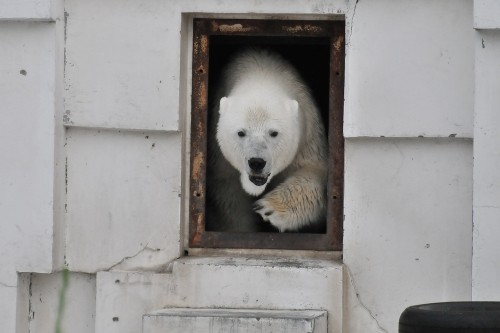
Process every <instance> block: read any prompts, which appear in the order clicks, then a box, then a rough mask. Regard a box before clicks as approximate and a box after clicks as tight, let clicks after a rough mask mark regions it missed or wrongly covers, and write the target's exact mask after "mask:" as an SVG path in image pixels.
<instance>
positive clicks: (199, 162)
mask: <svg viewBox="0 0 500 333" xmlns="http://www.w3.org/2000/svg"><path fill="white" fill-rule="evenodd" d="M204 161H205V159H204V156H203V153H202V152H201V151H199V152H197V153H196V155H195V156H194V159H193V179H196V180H199V179H200V175H201V169H202V167H203V162H204Z"/></svg>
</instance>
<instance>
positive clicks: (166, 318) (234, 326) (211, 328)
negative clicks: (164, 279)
mask: <svg viewBox="0 0 500 333" xmlns="http://www.w3.org/2000/svg"><path fill="white" fill-rule="evenodd" d="M167 332H168V333H200V332H214V333H215V332H228V333H229V332H231V333H238V332H245V333H252V332H263V333H264V332H265V333H271V332H272V333H326V332H327V312H326V311H319V310H253V309H188V308H169V309H163V310H159V311H156V312H153V313H150V314H146V315H144V317H143V333H167Z"/></svg>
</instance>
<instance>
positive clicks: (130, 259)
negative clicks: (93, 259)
mask: <svg viewBox="0 0 500 333" xmlns="http://www.w3.org/2000/svg"><path fill="white" fill-rule="evenodd" d="M162 250H163V249H160V248H151V247H149V243H148V244H146V245H145V246H144V247H142V248H141V249H140V250H139V251H137V252H136V253H135V254H133V255H131V256H126V257H124V258H123V259H121V260H119V261H118V262H117V263H115V264H112V265H111V266H109V268H106V269H103V271H113V270H126V271H137V270H139V271H149V272H160V271H165V268H166V267H167V266H168V265H167V264H166V261H165V260H162V259H161V258H162V257H164V256H165V253H164V251H162ZM148 261H155V262H158V264H156V265H150V264H147V262H148Z"/></svg>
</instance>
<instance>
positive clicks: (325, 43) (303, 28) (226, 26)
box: [189, 19, 344, 250]
mask: <svg viewBox="0 0 500 333" xmlns="http://www.w3.org/2000/svg"><path fill="white" fill-rule="evenodd" d="M193 27H194V29H193V31H194V35H193V94H192V116H191V184H190V189H191V195H190V216H189V217H190V224H189V228H190V237H189V243H190V244H189V245H190V247H210V248H262V249H304V250H341V249H342V220H343V174H344V172H343V164H344V155H343V153H344V138H343V135H342V120H343V100H344V99H343V89H344V22H343V21H295V20H294V21H288V20H286V21H285V20H226V19H195V20H194V21H193ZM248 48H259V49H267V50H270V51H272V52H274V53H277V54H279V55H281V56H282V57H283V58H284V59H286V61H288V62H289V63H291V64H292V66H294V67H295V68H296V69H297V71H298V72H299V74H300V76H301V77H302V79H303V81H305V83H306V85H307V86H308V87H309V88H310V92H311V95H312V96H313V99H314V100H315V102H316V104H317V106H318V108H319V109H320V111H321V117H322V121H323V124H324V126H325V130H326V133H327V137H328V149H329V153H328V154H329V157H328V180H327V183H328V185H327V200H328V202H327V217H326V221H325V222H326V223H324V224H323V225H322V227H320V228H306V229H301V230H299V231H298V232H285V233H279V232H277V230H276V229H275V228H273V227H272V226H270V225H269V224H268V223H265V222H262V223H263V226H266V227H263V228H261V229H260V230H259V232H227V231H223V230H221V228H220V227H219V224H218V222H219V221H216V220H215V219H214V217H213V214H212V213H211V207H212V200H213V198H211V197H210V195H209V192H208V191H207V186H208V185H207V183H210V182H207V179H208V178H207V177H210V176H211V175H210V174H211V172H212V171H213V170H210V163H207V158H208V152H209V149H210V148H209V145H208V136H209V135H211V133H210V131H211V127H210V121H211V119H212V118H211V117H212V113H213V112H214V110H215V108H214V106H215V105H216V104H218V102H219V101H218V100H216V98H215V87H216V86H217V84H218V82H220V79H221V74H222V70H223V68H224V66H225V65H226V64H227V63H228V62H229V61H230V60H231V59H232V58H233V57H234V55H235V54H237V53H238V52H241V51H242V50H243V49H248ZM221 190H223V189H221Z"/></svg>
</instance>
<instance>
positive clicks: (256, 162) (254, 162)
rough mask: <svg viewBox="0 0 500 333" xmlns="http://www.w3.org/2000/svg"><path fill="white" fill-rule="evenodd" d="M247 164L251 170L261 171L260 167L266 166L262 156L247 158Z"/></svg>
mask: <svg viewBox="0 0 500 333" xmlns="http://www.w3.org/2000/svg"><path fill="white" fill-rule="evenodd" d="M248 166H249V167H250V169H252V170H253V171H256V172H258V171H262V169H264V167H265V166H266V161H264V160H263V159H262V158H255V157H252V158H251V159H249V160H248Z"/></svg>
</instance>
